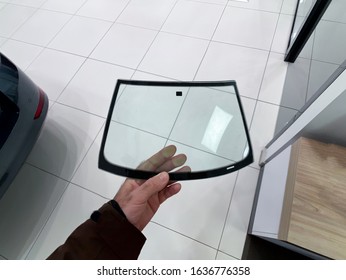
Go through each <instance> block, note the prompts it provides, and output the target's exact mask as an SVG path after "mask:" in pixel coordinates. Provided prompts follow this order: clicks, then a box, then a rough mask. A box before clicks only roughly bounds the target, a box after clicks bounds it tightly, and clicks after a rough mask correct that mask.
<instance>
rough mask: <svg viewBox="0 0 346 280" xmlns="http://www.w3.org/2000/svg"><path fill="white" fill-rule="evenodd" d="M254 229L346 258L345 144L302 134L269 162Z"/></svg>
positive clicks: (265, 171) (256, 231)
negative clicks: (336, 143)
mask: <svg viewBox="0 0 346 280" xmlns="http://www.w3.org/2000/svg"><path fill="white" fill-rule="evenodd" d="M252 233H253V234H255V235H259V236H263V237H270V238H274V239H277V240H282V241H285V242H288V243H289V244H294V245H297V246H299V247H301V248H304V249H307V250H309V251H313V252H315V253H317V254H320V255H323V256H326V257H329V258H332V259H346V147H343V146H338V145H334V144H326V143H322V142H319V141H316V140H312V139H307V138H304V137H301V138H299V139H298V140H297V141H296V142H294V143H293V144H292V145H290V146H289V147H288V148H286V149H285V150H283V151H282V152H281V153H280V154H279V155H277V156H276V157H275V158H274V159H272V160H271V161H270V162H268V163H267V164H266V165H265V167H264V172H263V177H262V181H261V189H260V192H259V195H258V200H257V207H256V214H255V218H254V223H253V227H252Z"/></svg>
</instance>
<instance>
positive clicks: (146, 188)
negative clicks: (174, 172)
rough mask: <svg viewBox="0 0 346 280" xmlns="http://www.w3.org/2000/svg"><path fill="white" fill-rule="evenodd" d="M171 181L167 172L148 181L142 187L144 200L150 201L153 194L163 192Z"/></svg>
mask: <svg viewBox="0 0 346 280" xmlns="http://www.w3.org/2000/svg"><path fill="white" fill-rule="evenodd" d="M168 181H169V175H168V173H167V172H161V173H159V174H158V175H156V176H154V177H152V178H150V179H148V180H147V181H145V182H144V183H143V184H142V185H141V186H140V189H139V190H140V192H141V193H142V194H143V198H144V199H146V200H147V199H149V198H150V197H151V196H152V195H153V194H155V193H158V192H160V191H161V190H163V189H164V188H165V187H166V186H167V184H168Z"/></svg>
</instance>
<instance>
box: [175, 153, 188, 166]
mask: <svg viewBox="0 0 346 280" xmlns="http://www.w3.org/2000/svg"><path fill="white" fill-rule="evenodd" d="M186 160H187V157H186V156H185V155H181V156H179V157H177V158H174V159H173V164H174V166H175V167H178V166H182V165H183V164H184V163H185V162H186Z"/></svg>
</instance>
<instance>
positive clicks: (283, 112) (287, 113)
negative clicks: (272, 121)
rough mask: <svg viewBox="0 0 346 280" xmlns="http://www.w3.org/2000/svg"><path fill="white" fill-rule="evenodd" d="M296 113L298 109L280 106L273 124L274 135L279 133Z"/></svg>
mask: <svg viewBox="0 0 346 280" xmlns="http://www.w3.org/2000/svg"><path fill="white" fill-rule="evenodd" d="M297 113H298V110H295V109H291V108H286V107H280V109H279V113H278V117H277V120H276V125H275V133H274V134H275V135H276V134H277V133H279V132H280V131H281V130H282V129H283V128H284V127H285V126H286V124H287V123H288V122H289V121H290V120H291V119H292V118H293V117H294V116H295V115H296V114H297Z"/></svg>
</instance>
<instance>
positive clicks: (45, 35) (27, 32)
mask: <svg viewBox="0 0 346 280" xmlns="http://www.w3.org/2000/svg"><path fill="white" fill-rule="evenodd" d="M70 18H71V16H69V15H66V14H62V13H57V12H52V11H45V10H38V11H37V12H36V13H35V14H34V15H33V16H32V17H31V18H30V19H28V20H27V21H26V23H25V24H24V25H23V26H22V27H20V28H19V29H18V30H17V31H16V33H14V35H13V36H12V38H13V39H16V40H20V41H24V42H27V43H31V44H35V45H40V46H46V45H47V44H48V43H49V42H50V41H51V40H52V39H53V38H54V36H55V35H56V34H57V33H58V32H59V31H60V29H61V28H62V27H63V26H64V25H65V24H66V23H67V21H68V20H69V19H70ZM37 30H40V32H37Z"/></svg>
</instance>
